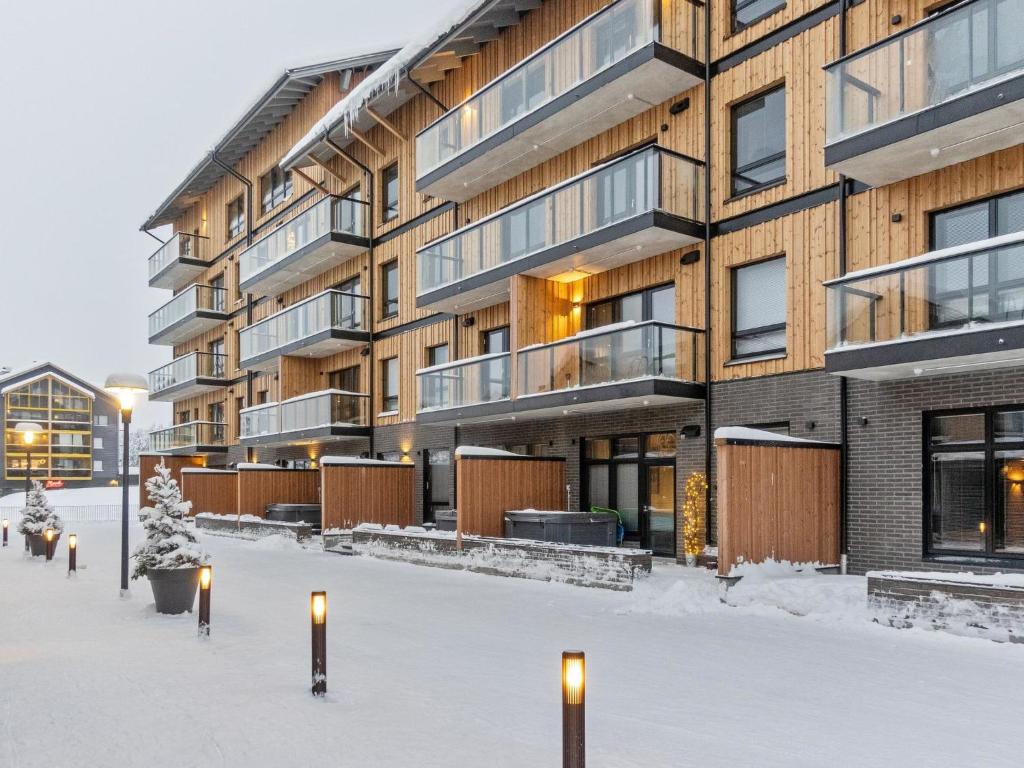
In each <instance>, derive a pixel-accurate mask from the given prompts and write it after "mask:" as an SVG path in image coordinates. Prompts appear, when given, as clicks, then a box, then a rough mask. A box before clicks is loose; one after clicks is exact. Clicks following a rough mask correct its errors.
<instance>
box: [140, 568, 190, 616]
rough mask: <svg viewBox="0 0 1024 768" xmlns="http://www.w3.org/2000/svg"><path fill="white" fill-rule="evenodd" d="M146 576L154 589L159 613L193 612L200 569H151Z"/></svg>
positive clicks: (154, 597)
mask: <svg viewBox="0 0 1024 768" xmlns="http://www.w3.org/2000/svg"><path fill="white" fill-rule="evenodd" d="M146 576H147V577H148V578H149V585H150V586H151V587H152V588H153V599H154V600H155V601H156V612H157V613H170V614H176V613H184V612H185V611H188V612H189V613H191V612H192V606H193V604H194V603H195V600H196V590H197V589H198V588H199V568H197V567H192V568H150V569H148V570H147V571H146Z"/></svg>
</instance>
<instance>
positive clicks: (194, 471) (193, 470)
mask: <svg viewBox="0 0 1024 768" xmlns="http://www.w3.org/2000/svg"><path fill="white" fill-rule="evenodd" d="M181 474H183V475H237V474H238V473H237V472H236V471H235V470H233V469H207V468H206V467H183V468H182V469H181Z"/></svg>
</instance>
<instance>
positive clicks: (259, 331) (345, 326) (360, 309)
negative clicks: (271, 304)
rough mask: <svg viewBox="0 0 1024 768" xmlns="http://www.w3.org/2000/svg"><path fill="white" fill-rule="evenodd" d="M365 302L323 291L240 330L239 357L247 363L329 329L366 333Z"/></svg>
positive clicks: (350, 294) (337, 292)
mask: <svg viewBox="0 0 1024 768" xmlns="http://www.w3.org/2000/svg"><path fill="white" fill-rule="evenodd" d="M367 301H368V297H366V296H362V295H358V294H354V293H343V292H342V291H334V290H331V291H325V292H324V293H321V294H319V295H317V296H314V297H313V298H312V299H309V300H307V301H303V302H300V303H299V304H296V305H294V306H292V307H288V308H287V309H285V310H283V311H282V312H278V313H276V314H274V315H271V316H270V317H268V318H266V319H265V320H261V321H260V322H258V323H255V324H254V325H251V326H249V327H248V328H244V329H242V331H241V332H240V333H239V334H238V343H239V356H240V357H241V359H242V360H249V359H251V358H254V357H257V356H259V355H263V354H266V353H267V352H271V351H273V350H275V349H280V348H282V347H284V346H286V345H288V344H291V343H293V342H296V341H299V340H301V339H304V338H306V337H309V336H313V335H314V334H317V333H321V332H323V331H329V330H332V329H336V330H345V331H360V330H366V329H365V326H364V325H363V320H364V318H365V317H366V302H367Z"/></svg>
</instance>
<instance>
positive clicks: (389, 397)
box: [380, 357, 398, 413]
mask: <svg viewBox="0 0 1024 768" xmlns="http://www.w3.org/2000/svg"><path fill="white" fill-rule="evenodd" d="M380 368H381V376H380V378H381V387H380V393H381V405H382V406H383V408H384V412H385V413H392V412H396V411H397V410H398V358H397V357H390V358H388V359H387V360H382V361H381V364H380Z"/></svg>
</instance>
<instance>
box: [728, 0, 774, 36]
mask: <svg viewBox="0 0 1024 768" xmlns="http://www.w3.org/2000/svg"><path fill="white" fill-rule="evenodd" d="M785 7H786V0H732V31H733V32H739V31H740V30H741V29H744V28H746V27H749V26H750V25H751V24H756V23H757V22H759V21H761V19H764V18H766V17H768V16H771V15H772V14H773V13H775V12H777V11H781V10H782V9H783V8H785Z"/></svg>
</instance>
